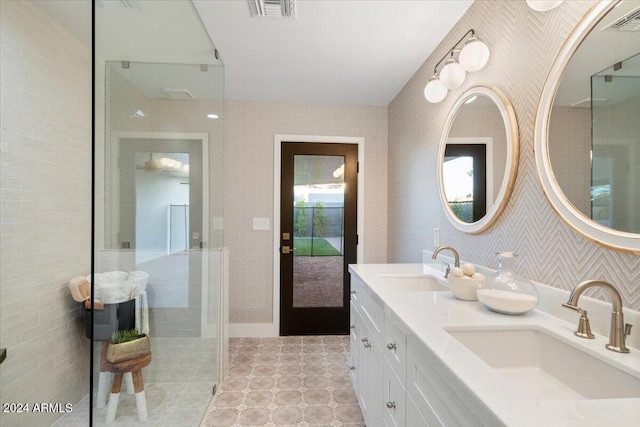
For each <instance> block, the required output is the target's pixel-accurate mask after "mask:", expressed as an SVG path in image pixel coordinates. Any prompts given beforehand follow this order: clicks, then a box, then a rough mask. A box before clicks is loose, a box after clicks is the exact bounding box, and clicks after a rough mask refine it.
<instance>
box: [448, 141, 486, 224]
mask: <svg viewBox="0 0 640 427" xmlns="http://www.w3.org/2000/svg"><path fill="white" fill-rule="evenodd" d="M444 157H445V158H444V160H445V162H448V161H451V160H454V159H459V158H462V157H469V158H471V164H472V168H471V170H464V171H461V173H463V174H465V173H466V174H471V175H472V177H473V189H472V190H471V192H470V194H469V200H467V201H465V202H464V204H471V205H472V206H471V212H470V214H471V215H470V218H467V217H466V216H464V217H462V218H461V219H462V220H464V221H465V222H475V221H479V220H480V219H482V218H483V217H484V216H485V215H486V213H487V146H486V145H485V144H447V146H446V148H445V153H444ZM455 203H458V202H456V201H451V200H450V201H449V204H455ZM454 211H455V209H454Z"/></svg>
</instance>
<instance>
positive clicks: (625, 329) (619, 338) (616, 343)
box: [562, 280, 632, 353]
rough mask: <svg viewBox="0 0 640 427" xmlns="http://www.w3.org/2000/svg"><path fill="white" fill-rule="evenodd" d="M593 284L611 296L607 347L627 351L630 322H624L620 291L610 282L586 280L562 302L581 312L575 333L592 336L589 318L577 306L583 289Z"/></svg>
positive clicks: (619, 351) (587, 336) (580, 335)
mask: <svg viewBox="0 0 640 427" xmlns="http://www.w3.org/2000/svg"><path fill="white" fill-rule="evenodd" d="M594 286H599V287H601V288H602V289H604V290H605V291H606V292H607V293H608V294H609V296H610V297H611V302H612V309H611V329H610V331H609V344H607V345H606V347H607V349H609V350H611V351H617V352H618V353H629V349H628V348H627V346H626V345H625V341H626V338H627V335H629V334H630V333H631V326H632V325H630V324H628V323H627V324H626V325H625V323H624V315H623V314H622V298H620V293H618V291H617V290H616V288H614V287H613V285H612V284H611V283H608V282H604V281H602V280H587V281H585V282H582V283H580V284H579V285H578V286H576V287H575V288H574V289H573V291H572V292H571V295H569V300H568V301H567V303H566V304H562V306H563V307H566V308H570V309H572V310H576V311H577V312H579V313H580V314H581V316H580V324H579V325H578V330H577V331H576V332H575V334H576V335H577V336H579V337H583V338H593V335H592V334H591V330H590V328H589V319H588V318H587V312H586V311H585V310H582V309H581V308H580V307H578V299H579V298H580V295H582V293H583V292H584V291H586V290H587V289H589V288H592V287H594Z"/></svg>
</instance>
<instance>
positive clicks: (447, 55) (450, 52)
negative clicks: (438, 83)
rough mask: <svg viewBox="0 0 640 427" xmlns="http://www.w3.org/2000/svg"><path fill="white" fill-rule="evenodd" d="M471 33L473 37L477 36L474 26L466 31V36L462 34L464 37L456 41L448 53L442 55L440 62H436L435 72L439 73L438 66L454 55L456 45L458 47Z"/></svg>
mask: <svg viewBox="0 0 640 427" xmlns="http://www.w3.org/2000/svg"><path fill="white" fill-rule="evenodd" d="M469 34H471V36H472V37H473V36H475V34H476V32H475V30H474V29H473V28H472V29H470V30H469V31H467V32H466V33H464V36H462V37H461V38H460V40H458V41H457V42H456V44H454V45H453V47H452V48H451V49H449V50H448V51H447V53H446V54H445V55H444V56H443V57H442V59H441V60H440V61H438V63H437V64H436V66H435V67H433V74H438V66H439V65H440V64H442V61H444V60H445V59H447V57H449V55H453V53H454V51H455V49H456V47H457V46H458V45H459V44H460V43H462V42H463V41H464V40H465V38H466V37H467V36H468V35H469Z"/></svg>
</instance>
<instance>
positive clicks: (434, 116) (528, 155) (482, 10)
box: [388, 0, 640, 310]
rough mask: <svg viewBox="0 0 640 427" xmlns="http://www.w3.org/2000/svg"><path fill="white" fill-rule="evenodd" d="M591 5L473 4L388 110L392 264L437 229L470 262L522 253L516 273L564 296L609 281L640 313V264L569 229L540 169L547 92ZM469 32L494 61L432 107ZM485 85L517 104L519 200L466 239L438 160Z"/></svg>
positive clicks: (417, 255) (413, 258) (415, 252)
mask: <svg viewBox="0 0 640 427" xmlns="http://www.w3.org/2000/svg"><path fill="white" fill-rule="evenodd" d="M589 5H590V3H589V2H583V1H569V2H564V3H563V4H562V5H561V6H560V7H558V8H556V9H554V10H552V11H550V12H546V13H540V12H535V11H533V10H531V9H530V8H529V7H527V5H526V3H525V2H523V1H482V0H476V2H475V3H474V4H473V5H472V6H471V8H470V9H469V10H468V11H467V13H466V14H465V15H464V16H463V17H462V19H461V20H460V21H459V22H458V24H457V25H456V26H455V27H454V29H453V30H452V31H451V32H450V33H449V34H448V35H447V36H446V37H445V39H444V40H443V41H442V43H441V44H440V45H439V47H438V48H437V49H436V50H435V51H434V53H433V54H432V55H431V56H430V57H429V58H428V59H427V61H426V62H425V63H424V64H423V66H422V67H421V68H420V69H419V70H418V71H417V72H416V74H415V75H414V76H413V77H412V78H411V80H410V81H409V82H408V83H407V85H406V86H405V87H404V88H403V89H402V91H401V92H400V93H399V94H398V96H397V97H396V98H395V99H394V101H393V102H392V103H391V104H390V105H389V166H388V167H389V176H388V182H389V187H388V194H389V228H388V236H389V238H388V254H389V262H419V261H420V259H421V250H422V249H425V248H431V249H433V229H434V228H435V227H438V228H440V230H441V238H442V243H443V244H450V245H453V246H454V247H456V248H457V249H458V250H459V252H460V256H461V257H462V258H463V259H465V260H468V261H472V262H475V263H478V264H481V265H485V266H489V267H493V268H495V267H496V266H497V263H496V260H495V252H496V251H501V250H513V251H517V252H519V253H520V257H519V260H518V263H517V270H518V272H520V273H521V274H524V275H525V276H527V277H529V278H530V279H533V280H537V281H540V282H543V283H547V284H549V285H552V286H556V287H559V288H563V289H572V288H573V287H574V286H575V285H576V284H578V283H579V282H580V281H582V280H586V279H591V278H599V279H604V280H607V281H610V282H611V283H613V284H614V285H615V286H616V287H617V288H618V289H619V290H620V291H621V294H622V297H623V301H624V305H625V306H626V307H630V308H634V309H636V310H638V309H640V289H639V286H640V285H639V284H638V283H639V282H640V257H637V256H633V255H626V254H622V253H619V252H614V251H611V250H609V249H605V248H602V247H600V246H598V245H595V244H593V243H591V242H589V241H587V240H586V239H584V238H583V237H581V236H579V235H578V234H576V233H575V232H573V231H572V230H571V229H570V228H568V227H567V226H566V225H565V224H564V223H563V222H562V221H561V220H560V218H558V216H557V215H556V214H555V213H554V211H553V210H552V209H551V206H550V205H549V203H548V202H547V199H546V197H545V196H544V194H543V192H542V187H541V185H540V184H539V183H538V178H537V172H536V169H535V161H534V160H535V158H534V150H533V147H534V143H533V127H534V121H535V112H536V108H537V105H538V100H539V96H540V92H541V89H542V86H543V84H544V81H545V78H546V75H547V73H548V71H549V69H550V67H551V65H552V63H553V61H554V58H555V55H556V54H557V52H558V51H559V49H560V47H561V46H562V44H563V43H564V41H565V39H566V38H567V36H568V35H569V33H570V32H571V30H572V29H573V28H574V26H575V25H576V23H577V22H578V21H579V20H580V19H581V18H582V16H583V15H584V13H585V12H586V11H587V9H588V8H589ZM496 18H499V19H496ZM469 28H474V29H475V30H476V32H477V35H478V36H479V37H480V38H482V39H483V40H484V41H485V42H486V43H487V45H488V46H489V48H490V49H491V58H490V60H489V63H488V64H487V66H486V67H485V68H484V69H483V70H481V71H479V72H477V73H473V74H470V75H468V76H467V80H466V81H465V82H464V84H463V85H462V86H461V87H460V88H458V89H455V90H453V91H451V92H450V93H449V95H448V96H447V98H446V99H445V100H444V101H442V102H441V103H439V104H430V103H428V102H427V101H426V100H425V99H424V96H423V90H424V86H425V84H426V83H427V80H428V79H429V77H430V76H431V74H432V72H433V67H434V65H435V63H436V62H437V61H438V60H439V59H440V58H441V57H442V56H443V55H444V54H445V53H446V51H447V49H448V48H449V47H451V46H452V45H453V44H454V43H455V42H456V41H457V40H458V39H459V38H460V37H461V36H462V35H463V34H464V33H465V32H466V31H467V30H468V29H469ZM479 83H492V84H496V85H498V86H499V87H500V88H501V89H502V90H503V91H505V93H506V94H507V96H508V97H509V98H510V100H511V102H512V104H513V106H514V108H515V112H516V115H517V118H518V124H519V133H520V143H521V148H520V159H519V170H518V177H517V180H516V184H515V188H514V192H513V194H512V196H511V198H510V200H509V203H508V205H507V207H506V209H505V211H504V212H503V214H502V216H501V217H500V219H499V220H498V221H497V222H496V223H495V224H494V225H493V226H492V227H491V228H490V229H489V230H487V231H486V232H484V233H481V234H479V235H468V234H465V233H462V232H460V231H457V230H456V229H455V228H453V226H451V225H450V224H449V222H448V221H447V219H446V218H445V216H444V214H443V213H442V211H441V207H440V202H439V201H438V189H437V180H436V175H435V174H436V155H437V151H438V142H439V139H440V133H441V132H442V127H443V125H444V120H445V118H446V116H447V113H448V111H449V109H450V108H451V106H452V105H453V103H454V101H455V100H456V98H457V97H458V96H459V95H461V94H462V93H463V92H464V91H465V90H466V89H468V88H469V87H471V86H473V85H475V84H479ZM595 292H596V293H595V295H597V296H602V293H601V292H599V291H597V290H596V291H595ZM605 299H606V297H605Z"/></svg>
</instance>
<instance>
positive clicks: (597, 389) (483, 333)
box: [447, 326, 640, 400]
mask: <svg viewBox="0 0 640 427" xmlns="http://www.w3.org/2000/svg"><path fill="white" fill-rule="evenodd" d="M447 332H448V333H449V334H450V335H451V336H453V337H454V338H455V339H456V340H458V341H459V342H460V343H461V344H463V345H464V346H465V347H467V348H468V349H469V350H471V352H473V353H475V354H476V355H477V356H478V357H479V358H480V359H482V360H483V361H484V362H485V363H487V364H488V365H489V366H491V367H492V368H493V369H494V370H495V371H496V375H497V376H498V377H500V378H501V379H502V380H503V381H504V382H505V383H506V384H508V385H509V386H510V387H509V391H510V392H511V391H513V392H514V393H517V394H519V395H520V396H522V397H523V398H529V399H537V400H575V399H620V398H637V397H640V378H638V377H636V376H634V375H631V374H629V373H627V372H624V371H622V370H620V369H618V368H617V367H615V366H613V365H611V364H609V363H607V362H605V361H603V360H601V359H598V358H596V357H594V356H592V355H590V354H588V353H586V352H585V351H582V350H580V349H579V348H576V347H574V346H572V345H571V344H569V343H567V342H564V341H562V340H560V339H558V338H556V337H555V336H553V335H551V334H549V333H548V332H547V331H545V330H544V329H538V328H535V327H529V326H527V327H525V328H523V329H488V328H477V327H474V328H465V329H457V328H456V329H453V328H448V329H447Z"/></svg>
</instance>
